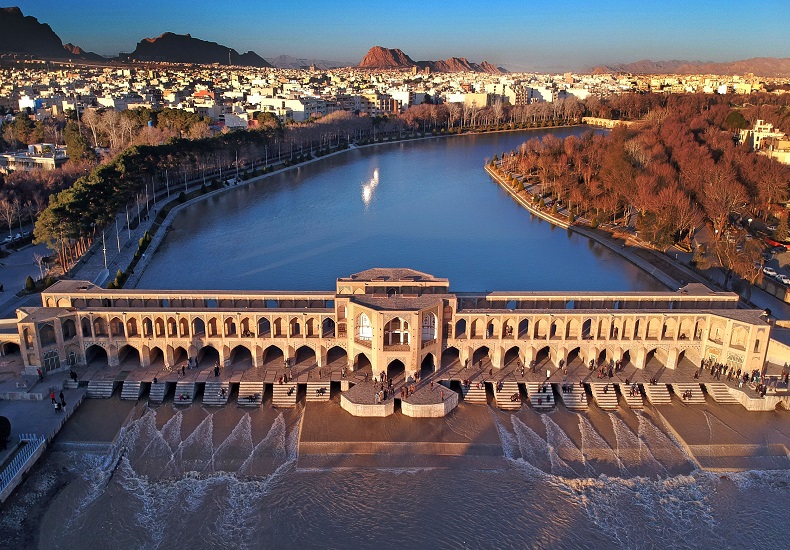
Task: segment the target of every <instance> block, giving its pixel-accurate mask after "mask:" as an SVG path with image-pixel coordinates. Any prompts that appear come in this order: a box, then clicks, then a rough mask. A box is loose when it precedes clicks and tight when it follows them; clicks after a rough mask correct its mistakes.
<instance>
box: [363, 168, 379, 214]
mask: <svg viewBox="0 0 790 550" xmlns="http://www.w3.org/2000/svg"><path fill="white" fill-rule="evenodd" d="M378 184H379V169H378V168H376V169H375V170H373V177H372V178H370V179H369V180H368V182H367V183H366V184H364V185H363V186H362V202H364V203H365V208H367V207H368V206H370V201H371V200H373V191H375V190H376V186H377V185H378Z"/></svg>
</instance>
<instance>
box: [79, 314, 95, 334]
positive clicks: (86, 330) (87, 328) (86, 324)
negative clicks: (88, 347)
mask: <svg viewBox="0 0 790 550" xmlns="http://www.w3.org/2000/svg"><path fill="white" fill-rule="evenodd" d="M80 325H81V326H82V337H83V338H90V337H91V335H92V334H93V333H92V332H91V322H90V319H88V318H87V317H83V318H82V319H81V320H80Z"/></svg>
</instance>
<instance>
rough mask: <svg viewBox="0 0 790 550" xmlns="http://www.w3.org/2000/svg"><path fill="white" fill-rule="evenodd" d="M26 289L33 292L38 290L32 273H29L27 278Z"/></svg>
mask: <svg viewBox="0 0 790 550" xmlns="http://www.w3.org/2000/svg"><path fill="white" fill-rule="evenodd" d="M25 290H27V291H28V292H32V291H34V290H36V282H35V281H34V280H33V277H31V276H30V275H28V276H27V279H25Z"/></svg>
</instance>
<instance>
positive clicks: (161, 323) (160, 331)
mask: <svg viewBox="0 0 790 550" xmlns="http://www.w3.org/2000/svg"><path fill="white" fill-rule="evenodd" d="M154 330H155V332H156V337H157V338H163V337H164V335H165V320H164V319H162V318H161V317H157V319H156V321H154Z"/></svg>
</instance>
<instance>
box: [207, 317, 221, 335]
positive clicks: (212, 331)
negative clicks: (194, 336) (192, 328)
mask: <svg viewBox="0 0 790 550" xmlns="http://www.w3.org/2000/svg"><path fill="white" fill-rule="evenodd" d="M206 330H207V331H208V336H209V338H213V337H215V336H219V327H218V326H217V318H216V317H212V318H211V319H209V320H208V324H207V325H206Z"/></svg>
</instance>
